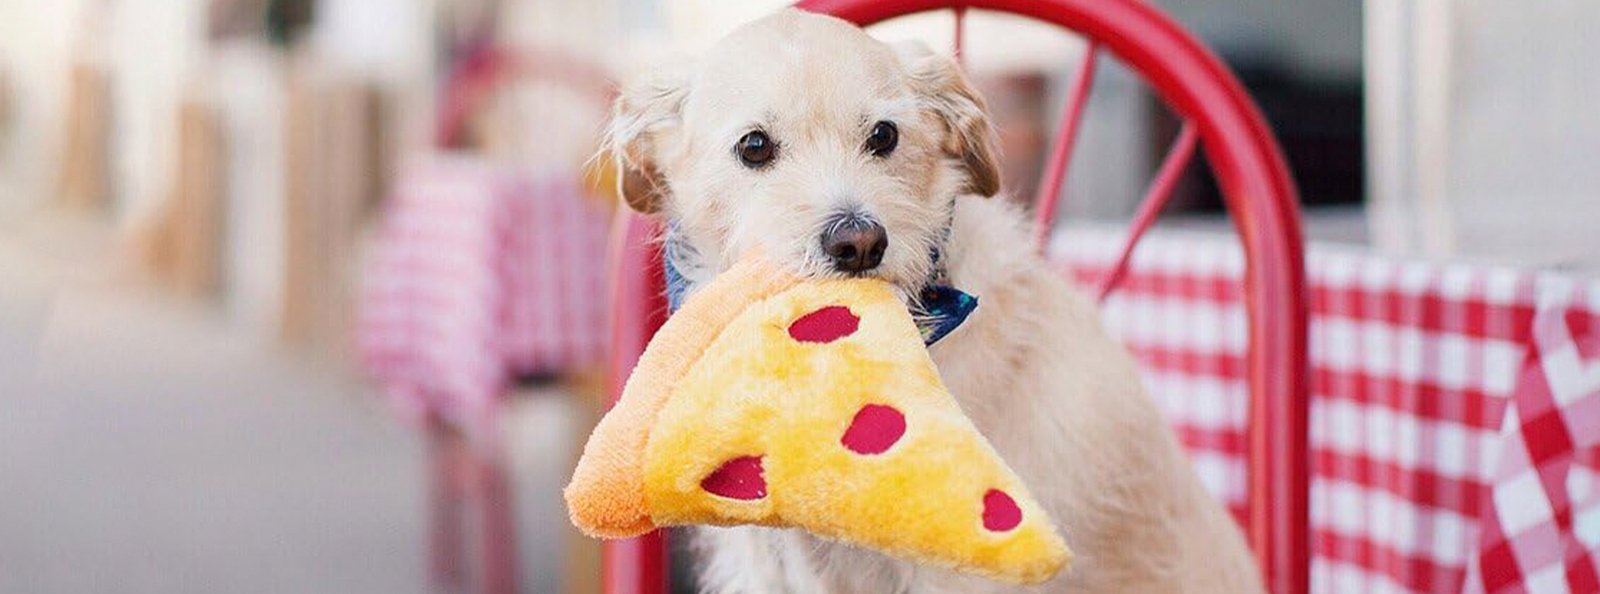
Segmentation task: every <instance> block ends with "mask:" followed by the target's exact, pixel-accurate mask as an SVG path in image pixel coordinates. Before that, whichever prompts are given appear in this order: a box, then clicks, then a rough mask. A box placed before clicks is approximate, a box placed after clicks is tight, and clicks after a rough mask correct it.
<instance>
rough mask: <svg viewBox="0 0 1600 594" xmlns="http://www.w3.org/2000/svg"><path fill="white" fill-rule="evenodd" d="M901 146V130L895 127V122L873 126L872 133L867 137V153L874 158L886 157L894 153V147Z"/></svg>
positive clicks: (879, 123)
mask: <svg viewBox="0 0 1600 594" xmlns="http://www.w3.org/2000/svg"><path fill="white" fill-rule="evenodd" d="M898 144H900V130H899V129H898V128H895V127H894V122H878V123H876V124H873V126H872V133H871V134H868V135H867V144H866V147H865V148H866V149H867V152H869V153H872V156H874V157H886V156H888V155H889V153H892V152H894V147H895V146H896V145H898Z"/></svg>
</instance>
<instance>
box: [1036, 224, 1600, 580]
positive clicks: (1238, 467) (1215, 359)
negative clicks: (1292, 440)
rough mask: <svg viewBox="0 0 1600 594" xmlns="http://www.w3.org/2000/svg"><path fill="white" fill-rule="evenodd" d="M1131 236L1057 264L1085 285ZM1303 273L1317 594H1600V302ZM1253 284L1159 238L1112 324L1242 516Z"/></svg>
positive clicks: (1224, 246) (1450, 282) (1431, 269)
mask: <svg viewBox="0 0 1600 594" xmlns="http://www.w3.org/2000/svg"><path fill="white" fill-rule="evenodd" d="M1118 237H1119V235H1118V234H1117V232H1113V231H1107V230H1100V229H1072V230H1069V231H1066V232H1063V233H1062V234H1060V235H1059V236H1058V237H1057V238H1056V242H1055V243H1054V245H1053V246H1052V250H1051V254H1052V256H1053V257H1054V258H1055V259H1056V260H1057V261H1058V262H1061V263H1062V264H1063V265H1064V266H1066V267H1068V268H1069V270H1071V272H1072V273H1073V274H1075V275H1076V276H1078V277H1079V278H1080V279H1083V280H1084V281H1086V283H1092V282H1094V281H1097V280H1098V279H1099V278H1100V276H1101V275H1103V274H1104V273H1105V271H1106V269H1107V268H1108V267H1109V266H1110V264H1111V261H1112V258H1113V256H1114V255H1115V249H1116V245H1117V239H1118ZM1307 266H1308V275H1309V281H1310V285H1311V335H1310V342H1311V345H1310V347H1311V366H1312V374H1311V378H1310V379H1311V398H1312V402H1311V415H1312V417H1311V442H1312V443H1311V445H1312V456H1313V465H1314V468H1313V483H1312V494H1311V496H1312V499H1311V516H1312V517H1311V524H1312V530H1313V538H1314V545H1313V553H1314V555H1315V559H1314V561H1313V566H1312V574H1311V577H1312V591H1313V592H1318V593H1341V594H1342V593H1369V592H1370V593H1378V592H1432V593H1441V594H1442V593H1450V594H1456V593H1462V592H1466V593H1487V594H1502V593H1520V592H1530V593H1566V592H1574V593H1596V592H1600V582H1597V580H1596V561H1597V559H1600V283H1597V282H1589V281H1579V280H1575V279H1573V278H1568V277H1564V276H1561V275H1559V274H1551V273H1537V272H1531V271H1524V270H1516V269H1512V268H1506V267H1496V266H1477V265H1467V264H1453V263H1452V264H1440V263H1428V262H1421V261H1409V260H1397V259H1390V258H1383V257H1378V256H1374V255H1370V254H1366V253H1361V252H1355V251H1347V250H1346V251H1341V250H1337V249H1320V248H1317V247H1313V248H1312V249H1311V252H1310V254H1308V265H1307ZM1242 273H1243V263H1242V256H1241V253H1240V250H1239V248H1238V246H1237V243H1236V242H1234V241H1233V240H1232V239H1230V238H1227V237H1225V236H1217V235H1200V234H1177V233H1169V234H1155V236H1154V237H1151V238H1149V239H1147V240H1145V241H1144V242H1143V243H1142V244H1141V245H1140V246H1139V249H1138V251H1137V252H1136V254H1135V257H1134V259H1133V263H1132V267H1131V270H1130V273H1129V275H1128V276H1127V277H1126V279H1125V281H1124V282H1123V284H1122V285H1121V288H1120V289H1119V290H1118V291H1117V292H1115V293H1113V295H1112V297H1111V298H1110V299H1109V300H1108V301H1107V302H1106V305H1105V321H1106V324H1107V326H1108V328H1109V330H1110V331H1111V332H1112V334H1114V335H1116V336H1118V337H1119V338H1120V339H1121V340H1122V341H1123V342H1124V344H1126V345H1127V346H1128V347H1129V348H1130V349H1131V350H1132V351H1133V352H1134V354H1135V355H1136V356H1137V357H1138V358H1139V359H1140V360H1141V362H1142V364H1143V368H1144V373H1145V380H1146V382H1147V384H1148V386H1149V388H1150V390H1151V393H1152V394H1153V396H1154V397H1155V398H1156V399H1157V400H1158V401H1159V402H1160V403H1161V405H1162V406H1163V408H1164V410H1165V411H1166V412H1167V414H1168V415H1169V417H1170V420H1171V421H1172V422H1173V424H1174V426H1175V427H1176V428H1177V430H1178V433H1179V435H1180V437H1181V439H1182V441H1183V442H1184V444H1185V445H1186V446H1187V447H1188V449H1189V452H1190V454H1191V459H1192V460H1193V461H1194V464H1195V466H1196V467H1197V469H1198V470H1199V472H1200V474H1201V476H1202V478H1203V479H1204V480H1205V482H1206V484H1207V486H1208V487H1209V488H1210V489H1211V491H1212V492H1213V493H1214V494H1216V495H1217V496H1218V497H1220V498H1221V499H1222V500H1223V501H1225V502H1226V503H1227V504H1228V505H1229V507H1230V508H1231V509H1233V511H1234V512H1235V513H1236V514H1239V515H1240V516H1241V517H1242V515H1243V510H1244V504H1245V492H1244V485H1245V476H1244V474H1245V470H1244V469H1245V466H1244V458H1243V453H1244V447H1245V442H1244V428H1245V422H1246V417H1247V413H1246V402H1247V387H1246V383H1245V377H1244V371H1245V369H1244V359H1243V357H1244V354H1245V343H1246V320H1245V312H1244V307H1243V304H1242V301H1241V299H1240V281H1241V277H1242ZM1087 286H1093V285H1087Z"/></svg>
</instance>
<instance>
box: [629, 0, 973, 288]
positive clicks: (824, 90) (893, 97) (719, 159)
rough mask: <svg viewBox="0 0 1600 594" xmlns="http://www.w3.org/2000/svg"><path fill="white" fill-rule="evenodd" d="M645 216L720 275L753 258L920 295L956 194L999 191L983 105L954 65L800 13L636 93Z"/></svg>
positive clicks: (633, 136) (662, 75)
mask: <svg viewBox="0 0 1600 594" xmlns="http://www.w3.org/2000/svg"><path fill="white" fill-rule="evenodd" d="M607 141H608V144H609V148H610V149H611V150H612V151H613V153H614V154H616V155H618V157H619V158H620V159H621V160H622V165H623V170H624V171H625V175H624V179H623V188H622V194H623V196H624V197H625V199H626V201H627V203H628V204H629V206H631V207H632V208H634V209H636V210H639V211H642V212H647V213H657V212H662V213H665V214H666V215H667V216H669V217H671V218H672V219H673V220H674V221H675V222H676V225H677V228H678V233H680V234H682V235H683V236H684V237H685V239H686V240H687V241H689V242H690V243H691V244H692V245H693V246H694V247H695V248H696V249H697V251H699V252H701V254H702V256H703V257H705V258H707V259H709V260H710V261H709V262H706V265H707V266H708V267H709V268H711V269H712V270H713V271H715V270H721V269H724V268H726V267H727V266H729V265H731V264H732V260H734V259H736V258H738V257H739V256H740V255H741V254H743V253H745V252H746V251H748V250H751V249H754V248H759V249H760V250H762V251H763V252H764V253H765V254H767V255H768V257H771V258H774V259H776V260H778V261H780V262H782V263H784V264H787V265H789V266H790V267H791V268H793V269H794V270H795V271H797V272H800V273H802V274H805V275H808V276H819V277H820V276H844V275H857V276H861V275H870V276H876V277H880V278H884V279H886V280H889V281H891V282H893V283H895V284H896V285H898V286H900V287H903V288H914V287H917V286H920V285H921V284H922V283H923V282H924V280H925V279H926V278H927V277H928V275H929V273H930V271H931V269H932V262H931V260H932V255H931V250H932V249H933V248H934V246H935V245H936V244H937V243H938V242H941V241H942V240H943V239H944V234H945V233H946V229H947V228H948V226H949V224H950V212H951V207H952V204H953V202H954V200H955V197H956V196H957V195H958V194H962V193H971V194H979V195H983V196H992V195H994V194H995V193H996V192H997V191H999V184H1000V182H999V168H998V165H997V163H996V162H995V158H996V155H995V145H994V140H993V132H992V131H991V129H990V124H989V118H988V115H987V113H986V111H985V107H984V103H983V100H982V99H981V98H980V97H979V95H978V94H977V93H976V92H975V91H974V90H973V89H972V87H971V86H970V85H969V84H968V83H967V81H966V79H965V77H963V76H962V74H961V71H960V69H959V68H958V67H957V66H956V64H955V63H954V61H952V60H951V59H949V58H947V57H943V56H939V55H936V54H934V53H933V52H931V51H929V50H928V49H927V47H926V46H923V45H921V44H918V43H911V44H903V45H896V46H889V45H886V44H884V43H881V42H879V41H877V40H875V39H873V38H871V37H869V36H868V35H867V34H866V33H865V32H863V31H862V30H860V29H859V28H857V27H855V26H853V25H850V24H848V23H845V22H844V21H840V20H838V19H834V18H830V17H825V16H818V15H813V14H807V13H803V12H799V11H794V10H789V11H784V12H782V13H779V14H777V15H774V16H771V17H767V18H765V19H762V20H759V21H756V22H753V23H751V24H748V25H745V26H744V27H742V28H740V29H738V30H737V31H735V32H733V33H732V34H730V35H729V36H727V37H726V38H724V39H723V40H722V41H721V42H719V43H718V44H717V45H716V46H715V47H714V48H712V49H711V50H710V52H709V54H708V55H706V56H705V57H704V58H703V59H702V60H700V61H699V62H698V63H695V64H691V65H684V66H683V67H682V68H678V69H664V70H660V71H657V72H656V73H655V74H654V75H652V76H649V77H647V78H646V79H645V80H642V81H639V82H638V83H636V84H633V85H630V86H628V87H626V88H624V90H623V92H622V94H621V96H620V98H619V99H618V100H617V104H616V108H615V113H614V116H613V120H612V123H611V127H610V129H609V131H608V139H607Z"/></svg>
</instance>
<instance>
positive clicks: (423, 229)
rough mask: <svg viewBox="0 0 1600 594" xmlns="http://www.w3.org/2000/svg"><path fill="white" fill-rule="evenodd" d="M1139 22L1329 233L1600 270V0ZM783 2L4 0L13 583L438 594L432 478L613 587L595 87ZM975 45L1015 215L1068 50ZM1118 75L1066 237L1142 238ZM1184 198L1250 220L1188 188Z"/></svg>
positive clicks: (1359, 5) (1227, 3)
mask: <svg viewBox="0 0 1600 594" xmlns="http://www.w3.org/2000/svg"><path fill="white" fill-rule="evenodd" d="M1155 3H1156V4H1158V5H1160V6H1161V7H1162V8H1164V9H1166V10H1168V11H1170V13H1171V14H1172V15H1173V16H1174V17H1175V18H1176V19H1177V20H1178V21H1180V22H1182V23H1183V24H1184V25H1186V26H1187V27H1188V28H1190V29H1191V30H1192V31H1194V32H1195V33H1197V34H1198V35H1199V36H1200V37H1201V38H1203V39H1204V40H1205V41H1206V42H1207V43H1209V44H1210V45H1211V46H1212V47H1213V48H1214V49H1215V50H1216V51H1217V52H1218V53H1219V55H1220V56H1221V57H1222V58H1223V59H1224V60H1225V61H1226V62H1227V63H1228V64H1229V65H1231V66H1232V68H1233V69H1234V70H1235V72H1236V73H1237V74H1238V75H1239V77H1240V78H1241V79H1242V80H1243V82H1244V83H1245V85H1246V86H1247V87H1248V88H1249V90H1250V91H1251V93H1252V94H1253V95H1254V97H1255V98H1256V100H1257V101H1258V102H1259V103H1260V105H1261V107H1262V109H1263V111H1264V112H1265V114H1266V115H1267V117H1268V119H1269V120H1270V121H1271V123H1272V125H1273V126H1274V128H1275V129H1276V131H1277V133H1278V135H1279V140H1280V141H1281V143H1282V145H1283V147H1284V149H1285V151H1286V154H1287V155H1288V159H1289V161H1290V164H1291V167H1292V168H1293V170H1294V173H1295V176H1296V178H1297V180H1298V183H1299V185H1300V189H1301V192H1302V195H1303V198H1304V202H1305V205H1306V208H1307V210H1306V220H1305V223H1306V228H1307V231H1308V233H1309V235H1310V236H1311V237H1312V238H1313V239H1314V240H1316V241H1319V242H1330V243H1335V244H1343V245H1352V246H1362V247H1363V248H1365V249H1369V250H1373V251H1375V252H1378V253H1383V254H1397V255H1408V256H1421V257H1425V258H1437V259H1466V260H1488V261H1494V262H1505V263H1512V264H1515V265H1519V266H1529V267H1536V268H1561V269H1567V270H1575V271H1593V270H1594V269H1596V268H1597V267H1600V244H1596V243H1595V240H1594V229H1595V227H1596V225H1597V224H1600V167H1596V166H1595V161H1596V157H1600V153H1597V152H1596V149H1595V147H1596V146H1600V116H1597V115H1596V111H1595V109H1594V106H1595V105H1597V104H1600V77H1596V76H1593V75H1592V70H1593V68H1592V64H1591V62H1592V61H1593V60H1594V59H1595V58H1596V57H1600V37H1596V36H1594V35H1592V33H1593V32H1594V31H1597V30H1600V4H1595V3H1594V2H1592V1H1590V0H1544V1H1543V2H1540V3H1539V6H1538V7H1537V10H1535V9H1532V8H1530V7H1528V6H1527V5H1526V3H1522V2H1516V1H1513V0H1485V1H1470V2H1469V1H1464V0H1366V1H1365V2H1362V1H1360V0H1340V1H1326V0H1157V1H1155ZM782 5H783V3H782V2H779V1H772V0H750V1H743V2H718V1H713V0H592V1H580V0H381V1H380V0H55V1H52V2H36V1H32V0H0V592H152V593H154V592H162V593H175V592H307V593H310V592H328V593H335V592H338V593H353V592H386V593H399V592H424V591H435V586H434V584H433V581H431V580H433V579H434V578H430V574H431V573H434V572H431V571H430V563H432V562H436V561H437V559H436V558H433V560H432V561H430V554H429V551H430V548H429V547H430V542H432V543H434V544H433V546H435V547H437V546H438V540H437V538H438V536H437V534H436V533H434V532H433V531H432V530H431V525H430V521H432V520H433V519H436V516H434V515H433V514H434V513H435V512H436V507H435V505H436V502H437V500H436V498H437V497H438V493H439V492H440V491H441V489H442V490H443V491H445V492H450V491H451V489H457V490H460V491H464V492H468V495H467V496H466V497H465V500H473V499H474V498H477V499H482V498H484V497H485V495H484V493H489V495H488V496H487V497H488V499H490V500H491V501H494V500H496V498H497V497H498V498H501V500H499V502H498V503H493V504H492V505H488V506H480V507H478V508H473V509H479V510H480V511H484V510H487V511H485V513H483V514H476V515H472V514H469V515H472V517H474V518H476V519H475V520H472V521H469V522H468V524H472V523H473V522H477V523H478V524H480V525H478V526H476V527H475V529H473V530H469V532H471V533H480V532H489V533H493V532H495V529H494V527H493V526H490V528H489V529H488V530H484V529H483V528H484V526H483V525H482V524H494V523H499V524H500V525H501V528H503V529H505V530H510V531H511V532H512V533H513V536H514V537H515V541H516V542H517V549H516V553H515V554H516V555H518V559H519V560H518V561H517V562H516V564H515V566H516V575H517V581H518V582H520V589H521V591H523V592H539V593H545V592H591V591H595V588H596V587H597V575H598V574H597V572H596V567H597V564H598V561H597V558H598V557H597V556H598V548H597V546H596V545H595V544H594V543H592V542H589V541H587V540H584V539H582V538H580V537H578V536H576V535H575V534H574V533H573V532H572V531H571V530H570V528H569V527H568V524H567V522H566V519H565V511H564V509H563V508H562V506H561V504H560V498H559V495H558V492H559V488H560V486H561V485H562V484H563V483H564V481H565V479H566V476H567V473H568V472H569V470H570V467H571V464H572V462H573V459H574V456H575V451H576V448H577V447H579V446H580V444H581V440H582V439H583V437H584V436H585V435H586V434H587V430H588V427H589V426H590V425H591V424H592V423H593V421H594V419H595V417H596V415H597V414H598V413H597V410H598V409H597V407H598V403H599V401H600V398H601V392H602V389H603V381H602V379H601V378H602V375H603V372H602V366H601V363H602V359H603V355H604V352H605V351H604V348H605V344H604V342H605V341H604V336H605V332H606V330H605V312H604V299H603V298H602V295H603V291H604V290H605V287H604V280H603V272H604V270H603V268H604V266H603V256H604V251H605V246H606V233H607V225H608V222H609V220H610V216H611V213H612V209H613V208H614V202H615V197H614V196H613V195H612V194H611V192H610V190H609V188H610V187H611V183H612V180H614V175H615V173H614V172H612V171H609V170H608V169H607V168H606V166H605V163H604V160H603V159H602V160H591V156H593V154H594V152H595V150H596V139H597V132H598V131H599V130H600V128H601V126H602V124H603V121H604V116H605V114H606V112H607V107H608V106H607V100H608V96H609V94H610V92H611V91H612V89H613V88H614V85H615V81H617V80H622V79H625V78H627V77H628V76H630V75H631V74H634V73H637V72H639V71H642V70H645V69H648V68H650V67H651V65H652V64H655V63H659V61H661V60H664V59H672V58H670V57H671V56H676V55H680V54H682V55H693V54H695V53H696V52H698V51H700V50H702V49H704V48H705V47H706V46H708V45H709V44H710V43H711V42H713V41H714V40H716V39H717V38H718V37H720V36H721V35H722V34H724V33H725V32H727V31H728V30H730V29H731V28H733V27H735V26H737V25H739V24H740V23H743V22H745V21H747V20H749V19H752V18H756V17H759V16H761V15H763V14H766V13H768V12H770V11H772V10H774V9H776V8H778V7H780V6H782ZM951 18H952V17H951V16H950V15H949V14H929V15H921V16H916V17H910V18H903V19H898V20H896V21H893V22H890V23H886V24H884V25H882V26H879V27H876V28H874V29H873V32H874V34H875V35H878V36H879V37H880V38H883V39H886V40H898V39H906V38H921V39H924V40H926V41H928V42H929V43H930V44H931V45H932V46H934V47H936V48H937V47H949V45H950V43H951V33H950V31H951V28H950V19H951ZM967 48H968V50H967V59H968V65H969V69H970V72H971V73H972V75H973V76H974V77H975V79H976V80H977V81H978V83H979V85H980V87H981V88H982V89H983V90H984V91H985V92H986V94H987V96H988V98H989V101H990V105H991V107H992V109H993V112H994V115H995V118H996V120H997V122H998V124H999V128H1000V131H1001V136H1002V142H1003V152H1004V154H1005V159H1004V163H1005V167H1006V172H1005V175H1006V184H1007V187H1008V192H1009V193H1010V194H1012V195H1013V196H1016V197H1018V199H1019V200H1024V201H1026V200H1027V199H1029V198H1031V197H1032V195H1033V193H1034V191H1035V189H1036V187H1037V186H1036V184H1037V180H1038V178H1039V173H1040V169H1041V166H1042V163H1043V161H1044V156H1045V154H1046V153H1047V151H1048V150H1049V146H1050V142H1051V134H1052V131H1053V130H1055V129H1056V120H1057V118H1059V117H1060V114H1059V112H1060V110H1061V108H1060V105H1061V104H1062V98H1063V97H1064V96H1065V94H1066V92H1067V88H1068V86H1069V84H1070V82H1071V80H1072V79H1073V76H1074V74H1075V72H1074V69H1075V68H1076V65H1077V64H1079V55H1080V53H1081V52H1082V51H1083V44H1082V43H1081V42H1080V41H1079V40H1078V39H1077V38H1075V37H1073V36H1072V35H1070V34H1069V33H1067V32H1064V31H1060V30H1057V29H1054V28H1051V27H1048V26H1045V25H1040V24H1037V23H1030V22H1024V21H1021V20H1019V19H1015V18H1009V17H1002V16H999V15H992V14H987V13H983V12H975V13H974V14H972V15H971V16H970V17H969V22H968V29H967ZM1099 68H1100V69H1101V70H1100V72H1098V73H1097V78H1098V84H1097V85H1096V86H1095V87H1094V91H1093V95H1092V96H1091V99H1090V103H1089V108H1088V111H1087V116H1086V118H1085V120H1084V122H1085V123H1084V125H1083V128H1082V132H1081V135H1080V139H1079V146H1080V149H1079V150H1078V151H1077V153H1076V156H1075V159H1074V161H1073V163H1072V169H1073V175H1072V176H1071V178H1070V179H1069V183H1068V184H1067V186H1066V187H1065V188H1064V190H1063V191H1064V192H1066V196H1067V197H1068V199H1067V200H1065V201H1064V205H1065V206H1064V214H1065V216H1064V219H1065V220H1066V221H1067V222H1064V223H1063V224H1064V225H1089V226H1092V225H1095V224H1098V223H1099V222H1108V223H1115V222H1118V221H1123V220H1126V219H1127V217H1128V216H1129V215H1130V214H1131V213H1132V212H1133V209H1134V207H1135V206H1136V198H1137V197H1138V196H1139V195H1140V193H1141V192H1142V190H1143V185H1144V184H1145V182H1146V181H1147V180H1149V179H1150V176H1151V174H1152V173H1153V172H1154V171H1155V169H1156V167H1157V166H1158V164H1159V163H1160V161H1161V157H1162V155H1163V154H1164V153H1165V151H1166V149H1167V147H1168V145H1169V143H1171V141H1172V138H1173V137H1174V136H1175V135H1176V134H1177V130H1178V126H1179V122H1178V120H1177V119H1175V118H1174V116H1172V115H1171V114H1170V113H1169V112H1168V111H1167V110H1166V108H1165V107H1164V106H1163V105H1162V104H1161V103H1160V101H1159V100H1157V99H1156V98H1154V97H1153V96H1152V95H1150V93H1149V91H1148V90H1147V89H1146V88H1145V87H1144V86H1143V83H1141V82H1140V81H1139V79H1138V78H1137V77H1135V76H1134V75H1133V74H1132V73H1130V72H1128V71H1127V70H1126V69H1124V68H1123V67H1122V66H1121V65H1120V64H1118V63H1116V61H1114V60H1101V61H1100V62H1099ZM1168 214H1169V216H1168V217H1167V219H1166V220H1165V222H1164V223H1163V224H1164V225H1167V226H1171V227H1180V228H1184V229H1188V230H1192V231H1195V232H1198V233H1223V232H1224V230H1225V229H1226V228H1227V223H1226V222H1225V219H1224V218H1223V214H1222V209H1221V201H1220V196H1219V194H1218V192H1217V190H1216V188H1215V187H1214V185H1213V182H1212V180H1211V179H1210V177H1209V174H1208V173H1207V169H1206V168H1205V167H1203V163H1201V162H1199V161H1197V162H1196V163H1194V164H1192V165H1191V166H1190V168H1189V170H1188V171H1187V172H1186V173H1185V175H1184V177H1183V179H1182V181H1181V183H1180V185H1179V188H1178V191H1177V194H1176V196H1175V199H1174V202H1173V207H1172V208H1171V209H1169V211H1168ZM441 279H442V280H441ZM430 283H432V284H430ZM428 308H431V309H428ZM418 312H428V313H427V316H431V317H427V319H420V318H422V317H425V316H424V314H421V313H418ZM419 337H423V338H422V339H420V340H419ZM419 343H422V344H420V346H419ZM487 367H493V369H485V368H487ZM452 456H454V458H452ZM464 459H465V460H475V461H477V462H466V463H463V464H461V465H457V466H460V468H456V470H453V471H452V470H448V469H447V470H446V471H443V473H442V474H443V475H444V478H443V479H441V478H439V477H440V476H441V471H439V470H438V469H439V468H440V466H439V464H440V462H439V461H440V460H458V461H459V460H464ZM485 460H487V461H488V462H486V463H485V462H484V461H485ZM445 466H450V464H445ZM462 468H465V470H462ZM496 473H503V475H500V478H503V479H504V481H503V484H499V485H497V484H496V482H495V476H497V474H496ZM441 480H442V481H444V482H445V483H449V484H448V485H446V486H445V487H440V486H439V482H440V481H441ZM430 485H431V486H430ZM451 485H454V486H451ZM462 485H465V486H462ZM485 485H488V486H485ZM497 494H498V495H497ZM469 506H470V504H469ZM431 539H432V540H431ZM492 541H493V539H492V538H491V539H486V540H483V541H482V542H479V541H473V542H472V543H468V545H467V548H468V549H476V548H480V547H488V548H493V547H494V546H496V545H495V544H493V542H492ZM473 554H475V553H473ZM470 556H471V555H469V557H470ZM463 565H471V564H470V563H463ZM461 571H463V572H465V573H468V574H473V573H474V572H479V573H481V572H482V571H484V570H482V569H474V568H471V567H467V568H465V569H461ZM490 571H493V570H490ZM469 577H470V576H469Z"/></svg>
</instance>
